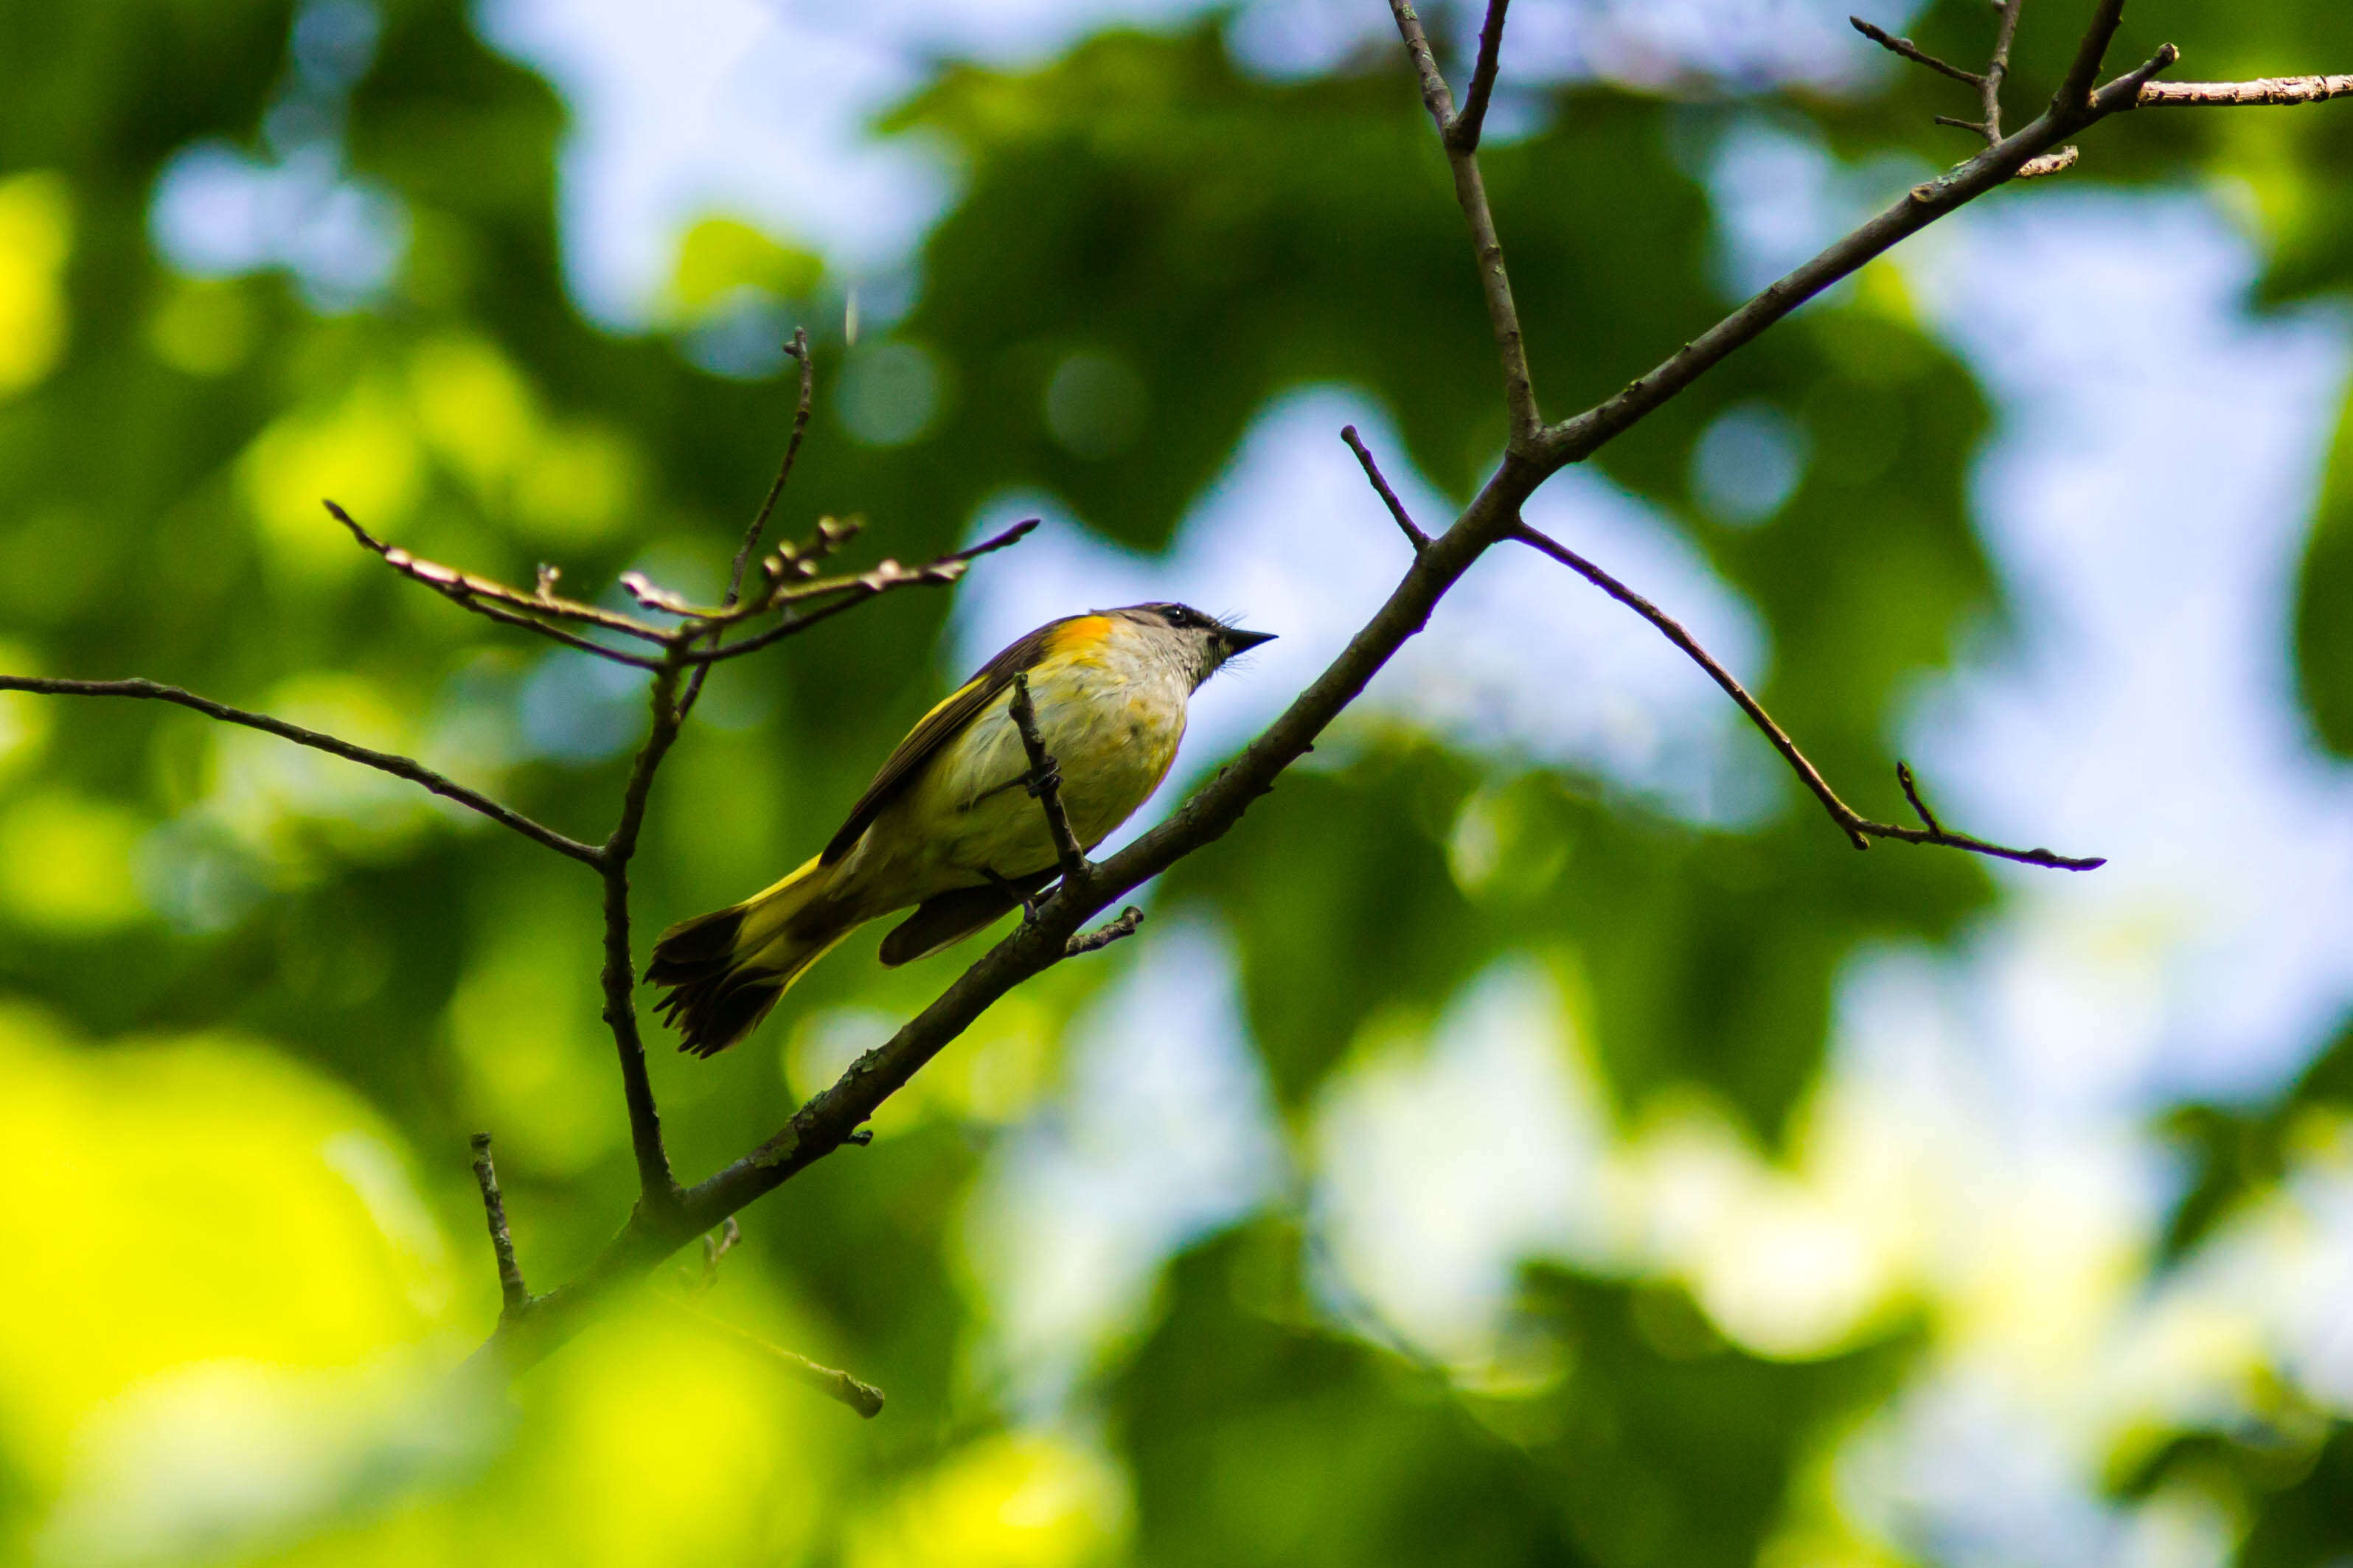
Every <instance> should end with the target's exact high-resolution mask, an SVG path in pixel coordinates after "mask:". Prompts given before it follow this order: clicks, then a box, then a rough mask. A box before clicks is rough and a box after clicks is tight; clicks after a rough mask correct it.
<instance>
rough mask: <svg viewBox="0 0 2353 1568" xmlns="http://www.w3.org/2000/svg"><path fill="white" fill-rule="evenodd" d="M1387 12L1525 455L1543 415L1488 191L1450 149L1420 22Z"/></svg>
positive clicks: (1466, 159)
mask: <svg viewBox="0 0 2353 1568" xmlns="http://www.w3.org/2000/svg"><path fill="white" fill-rule="evenodd" d="M1389 11H1390V13H1391V15H1393V16H1395V17H1396V18H1397V26H1398V36H1399V37H1403V38H1404V39H1405V47H1406V53H1407V55H1408V56H1409V57H1410V58H1411V59H1412V61H1413V67H1414V72H1415V75H1416V76H1417V78H1418V79H1419V81H1420V84H1421V101H1422V105H1423V107H1425V108H1427V109H1428V110H1430V118H1431V119H1432V120H1434V121H1437V123H1438V134H1439V140H1440V142H1442V143H1444V145H1445V147H1446V162H1447V164H1448V166H1449V167H1450V168H1451V170H1452V171H1453V174H1454V202H1455V205H1457V206H1459V207H1461V209H1462V218H1463V221H1464V222H1465V223H1468V224H1469V225H1470V226H1471V246H1472V250H1473V251H1474V252H1475V253H1476V254H1477V257H1478V262H1479V288H1480V290H1481V292H1482V294H1484V295H1485V297H1486V301H1487V321H1488V325H1489V326H1490V327H1492V328H1493V331H1494V334H1495V353H1496V355H1497V357H1498V358H1499V359H1501V361H1502V362H1503V369H1504V413H1505V415H1506V416H1507V421H1508V423H1507V426H1506V430H1507V437H1506V440H1505V450H1506V451H1507V452H1510V453H1513V454H1514V455H1525V452H1526V450H1528V449H1531V448H1533V447H1534V445H1535V442H1536V441H1537V439H1538V437H1540V436H1541V435H1542V434H1543V431H1544V414H1543V411H1542V410H1541V409H1539V408H1538V407H1537V405H1536V389H1535V380H1534V379H1533V378H1532V377H1531V376H1530V375H1529V374H1528V353H1527V346H1526V344H1525V342H1523V341H1522V339H1521V335H1520V312H1519V307H1518V306H1517V305H1515V304H1514V303H1513V302H1512V279H1511V274H1510V273H1508V272H1507V271H1505V270H1504V242H1503V241H1502V240H1501V239H1499V238H1498V237H1496V233H1495V215H1494V212H1493V209H1491V208H1490V207H1489V206H1488V205H1487V185H1486V182H1485V180H1484V179H1483V178H1482V176H1481V174H1480V173H1479V153H1478V150H1477V147H1476V145H1475V142H1474V143H1471V144H1466V145H1463V146H1459V147H1458V146H1456V145H1455V144H1454V142H1453V140H1452V127H1453V125H1454V123H1455V114H1454V95H1453V94H1452V93H1451V92H1450V91H1449V90H1448V89H1447V86H1446V79H1445V78H1444V77H1443V76H1441V75H1440V74H1439V69H1438V57H1437V56H1435V55H1433V54H1432V53H1430V36H1429V35H1428V34H1427V33H1426V32H1424V31H1423V30H1422V26H1421V17H1420V16H1419V15H1417V14H1416V12H1415V11H1414V8H1413V4H1412V0H1389ZM1489 23H1490V25H1491V26H1493V28H1494V29H1495V31H1496V36H1497V37H1499V38H1500V37H1501V36H1502V29H1503V25H1504V17H1503V7H1502V6H1501V5H1497V6H1495V8H1494V10H1493V12H1492V13H1491V14H1490V16H1489Z"/></svg>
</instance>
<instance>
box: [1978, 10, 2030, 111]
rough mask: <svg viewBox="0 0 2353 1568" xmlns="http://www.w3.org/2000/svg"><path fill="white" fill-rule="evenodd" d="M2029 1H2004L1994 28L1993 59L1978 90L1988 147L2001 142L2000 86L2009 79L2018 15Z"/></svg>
mask: <svg viewBox="0 0 2353 1568" xmlns="http://www.w3.org/2000/svg"><path fill="white" fill-rule="evenodd" d="M2025 4H2026V0H2002V5H2001V20H2000V23H1999V24H1997V25H1996V26H1995V27H1994V33H1993V58H1991V59H1989V60H1988V61H1987V62H1986V70H1985V77H1984V79H1983V80H1982V81H1981V82H1980V84H1979V85H1978V110H1980V111H1981V112H1982V113H1983V114H1984V115H1985V125H1984V132H1985V139H1986V145H1987V146H1989V147H1994V146H1999V145H2000V142H2001V84H2002V83H2003V82H2005V81H2007V80H2009V79H2010V45H2011V44H2012V43H2013V42H2014V41H2015V40H2016V39H2017V37H2018V13H2019V12H2020V10H2021V9H2022V8H2023V7H2024V5H2025Z"/></svg>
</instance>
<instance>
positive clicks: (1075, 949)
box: [1062, 904, 1144, 958]
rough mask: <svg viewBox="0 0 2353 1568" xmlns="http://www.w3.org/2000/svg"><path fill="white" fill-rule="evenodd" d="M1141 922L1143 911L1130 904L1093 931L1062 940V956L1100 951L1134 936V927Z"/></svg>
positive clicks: (1074, 956)
mask: <svg viewBox="0 0 2353 1568" xmlns="http://www.w3.org/2000/svg"><path fill="white" fill-rule="evenodd" d="M1143 923H1144V911H1143V910H1139V909H1137V908H1136V907H1135V906H1134V904H1130V905H1128V906H1127V908H1125V909H1124V910H1120V911H1119V918H1118V919H1116V920H1113V921H1108V922H1106V923H1105V924H1103V925H1101V926H1098V927H1096V928H1095V929H1094V930H1093V931H1085V932H1082V934H1080V935H1078V936H1074V937H1072V938H1071V940H1070V941H1068V942H1064V943H1063V944H1062V956H1063V957H1064V958H1077V957H1079V956H1080V955H1081V954H1082V953H1089V952H1100V951H1102V950H1103V949H1104V948H1106V947H1109V946H1110V945H1111V944H1112V943H1113V942H1124V941H1125V940H1126V939H1128V938H1129V937H1132V936H1134V934H1135V928H1136V927H1138V926H1140V925H1142V924H1143Z"/></svg>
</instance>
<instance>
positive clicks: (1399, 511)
mask: <svg viewBox="0 0 2353 1568" xmlns="http://www.w3.org/2000/svg"><path fill="white" fill-rule="evenodd" d="M1340 439H1341V440H1343V441H1345V442H1346V443H1348V450H1350V451H1352V452H1354V453H1356V461H1357V462H1358V463H1360V464H1362V465H1364V469H1365V478H1366V479H1367V480H1369V481H1370V482H1371V484H1372V487H1373V492H1374V493H1375V494H1376V495H1377V496H1379V497H1380V498H1381V502H1382V504H1383V505H1385V506H1387V507H1388V509H1389V515H1390V516H1391V517H1393V518H1395V519H1397V525H1398V527H1399V528H1401V529H1403V530H1404V531H1405V537H1406V542H1407V543H1409V544H1410V545H1412V546H1413V552H1414V553H1415V554H1416V555H1419V554H1420V553H1421V552H1423V551H1425V550H1427V549H1429V548H1430V535H1428V534H1426V533H1424V532H1422V531H1421V530H1420V529H1419V528H1417V527H1415V526H1414V521H1413V518H1412V516H1411V515H1410V514H1409V513H1408V512H1407V510H1405V502H1403V501H1401V500H1398V493H1397V491H1395V490H1393V489H1389V482H1388V479H1384V478H1383V477H1382V476H1381V466H1380V465H1379V464H1378V463H1376V462H1375V461H1373V454H1372V452H1371V450H1370V449H1369V448H1367V447H1366V445H1365V443H1364V439H1363V437H1359V436H1358V435H1357V434H1356V426H1354V425H1343V426H1340Z"/></svg>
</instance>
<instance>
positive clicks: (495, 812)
mask: <svg viewBox="0 0 2353 1568" xmlns="http://www.w3.org/2000/svg"><path fill="white" fill-rule="evenodd" d="M0 691H30V692H35V693H38V694H40V695H42V696H46V697H135V698H145V699H149V700H153V701H157V702H171V703H175V704H177V705H178V706H180V707H182V708H187V709H192V710H195V711H196V712H198V713H202V714H203V715H205V717H206V718H208V719H217V720H219V721H221V722H222V723H224V724H242V725H243V726H245V727H246V728H247V729H248V730H259V731H262V732H263V733H264V734H269V735H275V736H277V737H278V738H279V739H280V740H282V741H291V742H294V743H295V744H296V745H298V746H308V747H310V748H311V750H312V751H314V752H326V753H327V754H328V755H329V756H334V757H341V758H343V760H344V761H346V762H353V763H359V764H360V765H361V766H362V767H368V768H374V769H375V770H376V772H378V773H390V774H391V775H392V776H393V777H395V778H396V779H406V780H407V781H408V782H409V783H410V784H417V785H418V786H419V787H421V788H424V789H427V790H430V791H431V792H432V793H433V794H435V795H439V796H440V797H441V798H442V799H444V800H448V801H454V802H456V803H457V804H458V805H462V806H464V807H465V808H466V809H467V810H469V811H473V812H479V813H480V814H481V815H482V816H487V817H489V818H490V819H491V821H492V822H495V823H497V824H498V825H499V826H501V827H509V828H512V829H513V830H514V831H515V832H517V833H520V834H522V836H523V837H525V838H528V839H530V840H532V841H533V843H535V844H539V845H541V846H543V847H546V848H549V849H553V850H554V851H555V852H556V853H557V854H558V855H564V856H568V857H569V858H572V859H575V860H577V861H579V862H581V863H582V864H583V865H587V866H596V865H600V864H601V863H602V855H601V852H600V851H599V850H598V849H597V848H596V847H595V846H594V845H588V844H583V843H581V842H580V841H579V840H577V839H575V838H566V837H565V836H564V835H563V834H561V833H558V832H556V831H555V830H554V828H552V827H543V826H540V825H539V824H538V823H536V822H533V820H532V819H531V818H530V817H528V816H523V815H522V813H520V812H517V811H512V810H510V809H508V808H507V807H505V806H503V805H500V804H499V803H498V802H497V801H494V800H492V799H491V797H490V796H488V795H483V794H482V793H481V792H480V791H479V790H470V789H468V788H467V787H466V786H465V785H464V784H459V783H458V782H456V781H455V780H453V779H448V778H445V777H443V776H442V775H441V774H439V773H435V772H434V771H433V770H432V769H431V768H428V767H427V766H425V764H423V763H419V762H417V761H416V760H415V759H413V758H410V757H404V756H399V755H397V754H396V753H394V752H379V751H375V750H374V749H372V748H370V747H367V746H359V745H354V744H353V743H352V742H349V741H346V740H343V739H342V738H340V737H339V736H334V735H330V734H327V733H325V732H323V731H318V730H306V729H304V728H303V727H302V726H301V725H300V724H290V723H288V722H287V721H285V720H283V719H273V718H271V717H270V716H269V714H267V713H249V712H248V711H246V710H244V709H242V708H231V707H230V706H229V705H228V704H227V703H226V702H215V701H214V700H212V699H210V698H208V697H199V696H197V695H196V694H195V692H193V691H183V690H181V689H179V688H178V687H176V686H165V685H164V684H163V683H162V682H160V681H154V680H142V679H132V680H51V679H46V678H43V677H39V676H31V675H0Z"/></svg>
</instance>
